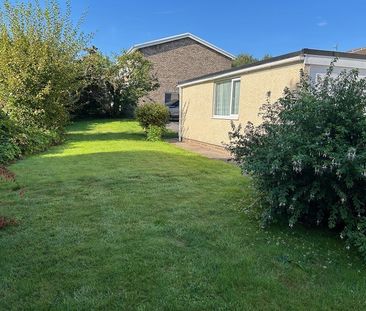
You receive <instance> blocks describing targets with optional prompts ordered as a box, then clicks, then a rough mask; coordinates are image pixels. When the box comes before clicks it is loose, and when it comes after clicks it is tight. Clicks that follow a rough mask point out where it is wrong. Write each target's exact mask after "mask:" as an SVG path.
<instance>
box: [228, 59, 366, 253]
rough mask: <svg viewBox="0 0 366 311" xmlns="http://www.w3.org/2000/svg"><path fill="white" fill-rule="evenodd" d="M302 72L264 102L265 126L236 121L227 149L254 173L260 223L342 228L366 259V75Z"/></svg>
mask: <svg viewBox="0 0 366 311" xmlns="http://www.w3.org/2000/svg"><path fill="white" fill-rule="evenodd" d="M332 70H333V66H332V67H331V68H330V69H329V71H328V73H327V75H326V76H325V77H324V78H323V79H320V80H319V81H317V82H314V81H311V80H310V79H309V78H308V77H307V76H306V75H304V74H303V75H302V78H301V82H300V84H299V86H298V88H297V89H296V90H289V89H286V90H285V94H284V96H283V97H282V98H280V99H279V100H278V101H276V102H275V103H274V104H269V103H268V104H266V105H264V106H263V110H262V115H263V123H262V124H261V125H259V126H254V125H253V124H251V123H248V124H247V126H246V127H245V129H244V132H241V127H237V128H236V127H235V126H233V131H232V132H230V134H229V135H230V141H231V142H230V144H229V145H228V149H229V150H230V151H231V152H232V154H233V155H234V157H235V160H236V161H237V162H238V163H239V164H240V166H241V168H242V171H243V172H245V173H246V174H249V175H251V176H252V177H253V182H254V184H255V187H256V189H257V191H258V195H259V198H260V202H261V206H262V208H263V213H262V221H263V224H267V223H270V222H272V221H274V220H278V219H283V218H284V219H286V220H287V221H288V223H289V226H290V227H292V226H294V225H295V224H296V223H297V222H299V221H300V222H305V223H308V224H312V225H322V224H324V225H327V226H329V227H330V228H336V229H338V230H340V231H341V237H342V238H346V240H347V243H352V244H353V245H355V246H356V247H358V249H359V250H360V251H361V253H362V254H363V255H364V257H365V258H366V209H365V207H366V196H365V189H366V115H365V111H366V92H365V91H366V79H360V78H359V76H358V72H357V71H350V72H346V71H344V72H342V73H341V74H340V75H339V76H338V77H336V78H332V77H331V73H332Z"/></svg>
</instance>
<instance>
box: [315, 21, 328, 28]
mask: <svg viewBox="0 0 366 311" xmlns="http://www.w3.org/2000/svg"><path fill="white" fill-rule="evenodd" d="M317 25H318V26H319V27H324V26H327V25H328V22H327V21H320V22H318V23H317Z"/></svg>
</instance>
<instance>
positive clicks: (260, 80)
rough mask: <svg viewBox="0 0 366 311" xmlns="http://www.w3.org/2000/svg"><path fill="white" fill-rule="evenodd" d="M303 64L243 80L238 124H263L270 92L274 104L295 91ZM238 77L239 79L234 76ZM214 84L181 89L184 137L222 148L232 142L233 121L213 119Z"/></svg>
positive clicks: (288, 66) (252, 74) (286, 66)
mask: <svg viewBox="0 0 366 311" xmlns="http://www.w3.org/2000/svg"><path fill="white" fill-rule="evenodd" d="M303 68H304V64H303V62H301V63H295V64H289V65H282V66H279V67H273V68H270V69H263V70H258V71H253V72H248V73H245V74H243V75H241V76H240V81H241V82H240V101H239V118H238V119H237V120H234V123H235V124H239V123H241V124H243V125H245V124H246V123H247V122H248V121H251V122H253V123H254V124H259V123H260V122H261V118H260V117H259V116H258V112H259V109H260V107H261V106H262V105H263V104H264V103H266V100H267V94H268V92H270V93H271V97H270V100H271V101H272V102H273V101H275V100H277V99H278V98H280V97H281V96H282V94H283V90H284V88H285V87H290V88H294V87H296V84H297V83H298V82H299V81H300V69H303ZM233 77H235V76H233ZM213 96H214V82H213V81H212V82H206V83H201V84H196V85H192V86H186V87H183V88H182V89H181V101H182V107H181V109H182V120H181V126H182V137H183V139H191V140H197V141H201V142H204V143H208V144H213V145H218V146H222V142H225V143H227V142H228V132H229V131H230V129H231V126H230V123H231V120H228V119H214V118H212V111H213V100H214V98H213Z"/></svg>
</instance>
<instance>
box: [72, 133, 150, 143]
mask: <svg viewBox="0 0 366 311" xmlns="http://www.w3.org/2000/svg"><path fill="white" fill-rule="evenodd" d="M66 138H67V140H70V141H98V140H99V141H100V140H145V135H144V133H136V132H120V133H114V132H111V133H90V134H89V133H88V132H86V133H85V134H80V133H77V134H73V133H72V132H71V133H68V134H66Z"/></svg>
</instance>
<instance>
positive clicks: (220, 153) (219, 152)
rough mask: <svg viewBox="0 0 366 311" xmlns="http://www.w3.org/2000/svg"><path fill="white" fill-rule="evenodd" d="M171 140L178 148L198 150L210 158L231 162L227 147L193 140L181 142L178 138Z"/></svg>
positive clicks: (197, 151)
mask: <svg viewBox="0 0 366 311" xmlns="http://www.w3.org/2000/svg"><path fill="white" fill-rule="evenodd" d="M169 142H170V143H171V144H173V145H175V146H177V147H178V148H182V149H185V150H188V151H192V152H196V153H198V154H200V155H202V156H204V157H206V158H209V159H215V160H222V161H226V162H229V160H230V159H231V156H230V153H229V152H228V151H226V150H225V149H220V148H219V147H214V146H212V147H211V146H209V145H203V144H200V143H196V142H193V141H188V142H186V141H183V142H180V141H178V139H174V140H170V141H169ZM232 163H233V162H232Z"/></svg>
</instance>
